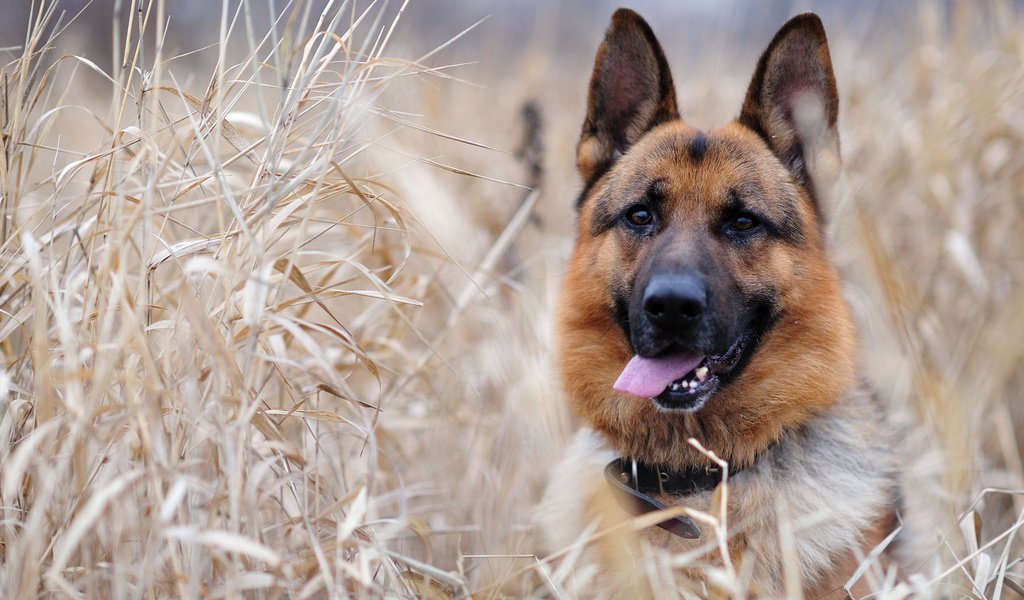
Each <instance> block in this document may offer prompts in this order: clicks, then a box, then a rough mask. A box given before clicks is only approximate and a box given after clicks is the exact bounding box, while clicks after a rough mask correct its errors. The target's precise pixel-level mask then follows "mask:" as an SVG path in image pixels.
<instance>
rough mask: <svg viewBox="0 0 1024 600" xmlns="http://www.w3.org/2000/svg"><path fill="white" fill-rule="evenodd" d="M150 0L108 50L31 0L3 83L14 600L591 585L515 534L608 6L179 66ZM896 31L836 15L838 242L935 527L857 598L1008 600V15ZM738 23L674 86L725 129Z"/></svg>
mask: <svg viewBox="0 0 1024 600" xmlns="http://www.w3.org/2000/svg"><path fill="white" fill-rule="evenodd" d="M170 7H171V3H170V2H167V1H166V0H132V1H130V2H126V3H125V8H127V10H125V11H122V12H121V13H117V14H115V16H114V17H113V19H112V21H111V30H112V32H113V34H114V36H115V37H114V40H115V42H114V47H115V50H114V56H113V58H112V60H111V61H110V62H109V64H110V65H113V67H110V66H107V67H104V66H102V64H105V63H103V62H102V61H97V60H92V59H89V58H86V57H85V56H83V55H73V54H64V51H63V50H62V47H63V43H62V39H63V36H68V35H71V34H74V33H75V32H76V29H75V28H76V26H77V23H76V22H75V20H74V19H75V15H74V14H68V13H62V12H61V11H60V8H59V5H58V4H57V3H56V2H49V1H39V2H36V3H34V4H33V14H32V19H31V23H30V25H29V27H28V28H27V34H26V37H25V40H24V43H23V46H22V47H21V48H19V49H18V50H17V51H16V52H13V53H12V54H11V57H10V60H9V61H8V62H6V64H5V65H4V68H3V86H2V88H0V89H2V95H0V98H2V100H3V105H2V106H0V119H2V122H0V127H2V134H3V138H2V143H3V153H2V155H0V166H2V169H0V184H2V193H3V198H2V221H0V253H2V258H0V348H2V358H0V361H2V362H0V367H2V368H0V437H2V440H3V443H2V444H0V494H2V500H0V511H2V521H0V590H2V591H0V595H2V596H3V597H11V598H14V597H32V596H37V595H45V596H75V597H78V596H88V597H103V598H107V597H110V598H135V597H163V596H182V597H200V596H202V597H238V596H250V595H251V596H268V597H292V596H294V597H322V596H325V597H348V596H359V597H378V596H383V595H390V596H414V595H426V596H431V595H436V596H441V597H444V596H455V597H460V596H465V595H468V594H474V595H478V596H481V597H492V596H496V595H512V596H517V595H541V596H555V597H559V596H560V597H566V596H571V595H573V593H574V591H575V590H574V587H573V586H575V585H578V584H579V583H581V582H584V581H585V580H586V575H587V573H591V572H592V570H590V569H588V565H586V564H583V563H582V562H581V561H582V560H583V559H582V558H581V557H580V555H579V553H578V552H577V550H578V547H573V548H568V549H566V550H565V551H563V552H562V553H561V554H559V555H558V557H556V558H555V559H544V558H543V557H537V556H535V550H536V548H535V545H534V544H533V542H532V538H531V524H530V523H531V505H532V503H533V502H534V501H536V499H537V498H538V497H539V494H540V491H541V489H542V486H543V484H544V480H545V476H546V472H547V468H548V467H549V466H550V465H551V464H553V462H554V461H555V460H556V459H557V456H558V451H559V448H560V445H561V444H562V443H563V442H564V440H565V439H566V436H567V435H568V434H569V433H570V432H571V430H572V427H573V424H572V423H571V420H570V419H569V417H568V416H567V415H566V414H565V411H564V409H563V408H562V406H561V405H560V403H559V400H558V393H559V392H558V385H557V381H555V378H554V376H553V374H552V371H551V368H550V364H549V363H550V357H549V350H548V336H549V330H550V323H549V320H550V307H551V306H552V304H553V301H554V300H553V297H554V293H555V292H556V291H557V284H558V277H559V275H560V273H561V270H562V268H563V261H564V258H565V253H566V250H567V248H568V247H569V245H570V244H571V241H572V240H571V235H572V234H571V230H572V219H573V216H572V211H571V205H572V199H573V197H574V190H575V187H576V185H577V184H576V180H575V174H574V170H573V168H572V146H573V144H574V143H575V139H576V135H577V134H578V126H579V120H580V118H581V110H582V109H581V107H582V106H583V104H582V103H583V93H584V91H585V89H584V86H585V82H586V77H587V74H588V68H589V66H588V64H587V63H588V61H589V59H590V56H589V55H590V53H591V52H592V51H593V47H596V43H597V40H598V39H599V37H600V33H601V31H600V27H601V26H602V25H598V27H597V28H596V29H595V30H594V31H593V36H592V37H593V47H587V48H581V49H580V50H579V52H578V54H564V53H559V52H556V51H554V50H553V49H554V48H555V47H556V44H555V41H553V40H554V39H555V38H557V37H558V35H557V31H555V32H554V33H552V31H551V29H557V26H551V27H550V28H549V30H548V31H547V34H536V35H535V36H534V37H533V38H531V39H530V40H529V43H526V44H524V45H523V47H524V48H526V50H525V51H524V52H523V53H522V55H521V56H519V57H514V59H513V60H506V61H503V62H502V63H501V64H500V65H499V64H492V63H488V62H486V61H485V62H482V63H481V64H478V65H475V66H459V65H457V64H454V63H458V62H460V61H459V60H458V59H453V58H449V55H450V54H451V53H453V52H454V51H455V50H457V49H459V48H466V47H467V45H468V47H470V48H472V47H473V45H472V44H473V43H476V42H479V41H480V40H481V39H482V38H484V39H485V38H486V36H485V35H484V34H482V33H481V32H480V31H479V30H472V31H469V32H467V33H465V35H461V34H460V32H461V30H462V28H463V27H468V26H470V25H472V23H471V22H467V23H464V24H463V23H460V24H458V25H457V26H455V27H454V28H453V30H452V31H451V32H450V33H449V34H448V35H449V36H450V37H452V38H453V39H452V40H451V41H450V43H446V44H443V45H442V47H438V48H436V52H435V51H433V49H431V50H430V51H426V52H413V51H410V50H408V48H409V47H411V46H414V45H415V44H413V43H411V40H409V39H405V38H406V37H412V36H414V35H415V24H412V27H411V28H406V29H403V26H404V25H405V22H404V21H402V20H401V19H402V18H405V17H407V15H404V8H405V7H404V6H402V7H400V8H401V9H402V10H395V8H396V7H391V9H388V10H385V9H384V8H379V7H377V6H375V5H371V6H369V7H367V6H364V5H361V4H360V5H357V4H356V3H349V2H336V3H328V4H327V8H326V9H324V7H323V3H314V2H304V1H297V2H294V3H292V4H289V5H287V6H285V7H283V8H282V9H281V10H280V12H279V13H276V14H274V15H273V19H272V23H271V24H270V25H267V24H266V23H265V18H266V15H267V10H266V8H267V6H266V5H265V4H261V3H255V2H242V3H240V4H238V5H237V6H233V5H231V4H229V3H225V4H223V5H221V6H218V7H217V9H216V12H217V14H213V13H211V18H216V20H217V22H218V29H219V34H218V36H217V38H216V39H210V40H206V44H212V45H211V46H210V47H209V48H206V49H205V50H203V52H201V53H200V54H201V55H202V58H203V60H201V61H196V60H193V59H194V58H195V57H194V56H183V55H180V54H176V53H175V52H177V51H173V50H170V49H169V48H168V46H167V44H166V36H167V29H166V24H167V22H168V21H167V15H168V12H169V9H170ZM85 10H87V11H96V10H101V8H100V7H99V6H89V7H87V8H86V9H85ZM572 10H575V11H579V10H581V9H580V7H576V8H575V9H572ZM572 14H575V13H572V12H571V11H570V17H567V18H566V19H565V20H564V21H558V22H557V23H562V24H563V26H566V27H567V26H568V25H565V24H566V23H567V22H570V21H571V20H572V16H571V15H572ZM900 14H902V15H903V16H902V17H901V18H900V19H898V20H896V21H894V22H889V23H881V22H871V21H869V23H868V25H869V26H870V27H869V28H868V29H858V28H857V27H855V26H854V25H853V24H850V25H849V27H848V28H844V27H843V25H844V22H842V21H839V20H837V21H836V22H835V23H827V24H828V25H829V28H830V35H831V36H832V45H833V52H834V60H835V63H836V68H837V72H838V77H839V80H840V89H841V92H842V94H843V106H842V117H841V127H842V136H843V147H844V156H845V161H846V171H845V172H846V175H845V178H846V179H845V184H844V193H843V194H842V198H841V201H840V202H839V204H838V205H837V206H834V207H832V209H831V210H830V227H831V229H832V233H833V239H834V242H833V248H834V251H835V254H836V258H837V261H838V263H839V264H840V267H841V269H842V271H843V272H844V275H846V277H847V280H848V282H849V284H848V296H849V297H850V299H851V302H852V303H853V304H854V306H855V308H856V310H857V313H858V315H859V318H860V320H861V323H862V325H863V327H862V330H863V337H864V354H865V361H866V364H867V365H868V371H869V373H870V375H871V376H872V378H873V379H874V380H875V381H876V383H877V384H878V387H879V389H880V390H881V392H882V393H883V395H884V396H885V397H886V398H887V399H890V400H891V401H892V403H893V405H894V407H895V413H896V415H897V417H898V418H900V419H901V420H903V421H905V422H906V423H908V424H909V426H910V429H909V431H910V434H909V435H908V438H909V442H910V443H911V446H912V447H913V448H914V453H913V455H912V456H910V458H912V459H913V460H912V462H913V471H912V474H913V476H914V478H915V481H916V484H915V490H918V491H920V492H921V493H920V494H919V496H918V497H916V498H914V499H910V501H911V502H913V503H914V504H915V505H920V508H921V509H922V510H923V511H924V512H925V513H926V514H927V515H928V516H929V517H931V518H932V520H933V521H934V522H935V524H936V527H935V529H934V531H935V534H936V535H935V539H934V541H932V544H933V546H934V552H933V556H934V561H933V562H934V564H929V565H922V569H921V572H920V573H917V574H915V575H914V577H913V578H912V583H910V584H901V585H896V584H893V583H892V582H886V581H885V580H884V578H882V577H879V578H878V579H877V581H876V587H878V588H879V590H880V592H881V593H882V594H883V595H886V596H887V597H892V598H898V597H904V596H905V594H906V593H908V592H909V591H910V590H914V589H916V590H918V591H919V592H920V593H921V594H922V595H923V596H924V597H936V596H938V595H939V594H941V593H948V594H950V595H952V596H954V597H959V596H967V597H986V598H988V597H991V598H1008V597H1013V595H1014V594H1017V595H1021V596H1024V588H1022V584H1024V569H1022V565H1021V563H1022V561H1024V559H1022V553H1024V544H1022V542H1021V540H1020V535H1019V529H1020V527H1021V526H1022V525H1024V495H1022V493H1021V492H1022V491H1024V467H1022V447H1024V437H1022V435H1021V434H1020V428H1021V426H1022V425H1024V408H1022V406H1021V394H1020V391H1019V390H1020V388H1021V385H1024V379H1022V377H1024V374H1022V370H1021V368H1020V365H1021V359H1022V353H1024V344H1022V343H1021V342H1020V341H1019V340H1020V339H1021V337H1022V336H1024V317H1022V311H1021V308H1022V307H1024V285H1022V283H1024V238H1021V237H1020V236H1018V235H1017V232H1018V230H1019V229H1020V227H1021V225H1024V218H1022V214H1021V213H1022V206H1024V204H1022V198H1021V192H1020V190H1021V189H1022V186H1024V162H1022V161H1024V158H1022V157H1024V111H1022V110H1021V107H1022V106H1024V98H1022V96H1024V39H1022V38H1021V36H1020V35H1019V32H1020V31H1021V27H1022V25H1024V19H1022V17H1021V16H1020V14H1019V11H1018V9H1016V8H1015V5H1013V4H1012V3H990V4H986V5H984V6H979V5H973V4H969V3H959V4H956V5H954V8H953V9H951V10H945V9H943V8H942V7H939V6H936V5H932V4H925V5H921V6H914V7H913V9H911V10H907V11H905V14H904V13H900ZM170 23H171V26H172V27H173V25H174V21H173V19H172V20H171V21H170ZM485 25H489V26H491V27H499V28H500V26H501V25H500V23H499V24H495V23H493V22H492V23H490V24H485ZM774 25H777V24H772V26H774ZM656 29H658V27H657V26H656ZM871 29H875V31H874V32H872V31H871ZM659 34H661V35H666V34H665V33H663V32H661V31H659ZM543 35H548V36H549V37H542V36H543ZM766 35H767V34H766ZM879 39H881V40H883V41H884V43H880V42H879ZM474 40H475V41H476V42H474ZM726 42H729V40H726ZM756 42H757V43H756V44H755V43H752V44H751V45H749V47H748V46H746V45H741V44H736V45H735V49H731V48H733V46H732V45H731V44H730V43H725V42H723V46H722V48H723V49H722V50H721V51H720V54H718V55H716V60H714V61H711V60H709V61H707V62H697V63H695V64H687V65H686V66H687V67H688V69H687V70H682V71H680V70H678V69H677V71H676V79H677V84H678V85H679V86H680V96H681V98H682V102H683V109H684V114H685V115H686V116H687V118H690V119H692V120H693V121H694V122H695V123H698V124H701V125H712V124H715V123H719V122H722V121H723V120H724V119H727V118H729V117H730V116H732V113H733V110H734V108H735V107H738V106H739V102H740V98H741V94H742V90H743V86H744V84H745V83H746V77H747V76H749V72H750V69H752V66H753V63H754V60H755V59H756V52H757V50H758V49H759V48H757V46H759V45H762V43H763V42H767V37H766V38H765V39H764V40H757V41H756ZM395 56H404V57H405V58H403V59H396V58H394V57H395ZM553 57H554V58H553ZM673 58H674V57H673ZM202 64H207V65H210V66H209V67H208V68H206V70H202V71H197V70H196V65H202ZM466 78H469V79H477V80H484V81H486V82H487V84H488V87H487V88H486V89H481V88H480V87H478V86H475V85H473V84H472V83H471V82H467V81H465V80H464V79H466ZM530 98H536V99H537V101H538V102H537V104H538V105H539V107H540V116H541V119H542V120H543V123H544V124H543V128H542V129H540V130H539V131H541V132H542V133H543V135H542V137H541V138H537V139H535V140H534V142H535V144H534V147H537V145H538V144H537V142H539V144H540V145H542V146H543V147H544V151H543V159H544V163H543V167H544V170H543V176H542V178H541V179H539V180H536V177H537V175H538V173H537V172H536V171H535V170H534V169H533V167H534V166H535V165H533V164H531V161H530V159H529V158H528V157H529V156H534V155H535V154H536V153H535V152H526V153H525V154H526V156H527V158H524V157H522V154H523V153H517V152H516V150H517V148H518V147H519V146H521V145H522V139H523V137H524V136H527V137H529V136H528V134H529V133H530V132H536V131H537V130H536V127H535V126H533V125H529V124H527V125H524V121H522V120H521V119H520V111H521V110H522V107H523V103H524V101H525V100H527V99H530ZM414 113H415V114H414ZM538 181H539V184H538ZM531 186H533V187H538V188H539V193H536V192H531V191H530V190H529V189H528V188H529V187H531ZM598 535H600V532H598ZM581 543H582V542H581ZM678 562H679V561H678V560H675V559H674V558H673V557H668V556H663V555H661V554H659V553H658V552H657V551H656V550H651V551H650V553H649V554H648V555H646V558H645V562H644V564H645V565H646V568H645V570H644V572H645V573H650V574H652V576H653V577H655V578H656V579H655V580H656V581H658V582H661V583H665V582H670V581H674V580H675V579H674V578H675V575H674V574H673V569H674V568H675V567H677V566H678ZM734 575H735V574H734ZM735 576H736V577H741V576H742V574H739V575H735ZM723 585H725V586H727V587H728V586H729V585H732V586H733V589H736V590H740V589H742V581H732V582H729V581H725V582H724V583H723ZM883 589H886V590H888V591H882V590H883ZM661 591H662V593H664V594H665V595H675V594H678V595H683V596H685V595H686V594H688V592H686V591H684V590H671V589H670V588H668V587H663V588H661ZM737 595H740V593H739V592H737ZM689 597H692V594H691V595H690V596H689Z"/></svg>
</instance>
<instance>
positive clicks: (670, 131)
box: [608, 121, 790, 208]
mask: <svg viewBox="0 0 1024 600" xmlns="http://www.w3.org/2000/svg"><path fill="white" fill-rule="evenodd" d="M616 167H617V168H616V169H615V170H614V171H613V173H612V177H610V178H609V182H608V183H609V186H608V187H609V191H610V192H611V194H612V196H614V197H618V198H623V197H627V198H633V199H640V198H641V197H642V196H643V195H644V194H647V193H649V192H651V191H654V192H658V193H661V194H663V195H664V196H665V197H666V199H668V200H670V201H671V202H672V203H673V204H682V205H689V206H690V207H691V208H700V207H707V206H709V205H711V206H714V205H717V203H718V202H719V201H720V202H726V201H727V199H728V196H729V195H730V192H734V191H735V192H744V191H749V192H751V194H749V195H758V196H760V195H764V194H765V193H767V192H770V191H776V192H781V191H782V190H781V189H780V188H783V187H786V185H785V184H787V183H789V180H790V178H789V176H788V175H787V173H786V171H785V169H784V167H783V166H782V165H781V163H779V161H778V160H777V159H776V158H775V157H774V155H773V154H772V153H771V151H770V150H769V149H768V148H767V147H766V146H765V144H764V143H763V142H762V141H761V140H760V138H758V137H757V136H756V135H754V134H752V133H750V132H748V131H747V130H746V129H745V128H743V127H738V126H734V125H729V126H726V127H723V128H719V129H713V130H708V131H704V130H700V129H696V128H694V127H691V126H689V125H687V124H686V123H684V122H682V121H676V122H672V123H666V124H665V125H662V126H660V127H658V128H656V129H654V130H653V131H651V132H650V133H648V134H647V135H646V136H644V138H643V139H641V140H640V141H639V142H638V143H637V144H636V145H635V146H634V147H633V148H632V149H631V150H630V152H628V153H627V154H625V155H624V156H622V157H621V158H620V161H619V164H618V165H616ZM769 188H771V189H769Z"/></svg>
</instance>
